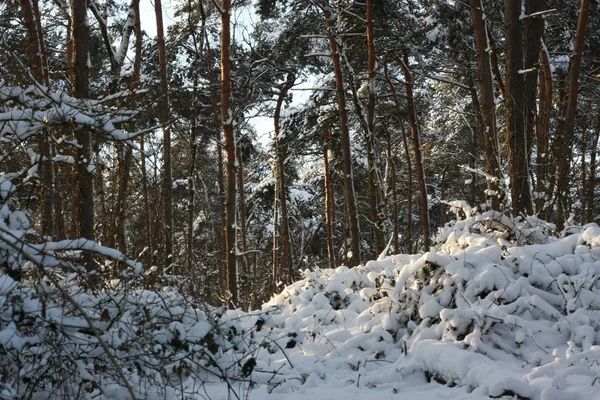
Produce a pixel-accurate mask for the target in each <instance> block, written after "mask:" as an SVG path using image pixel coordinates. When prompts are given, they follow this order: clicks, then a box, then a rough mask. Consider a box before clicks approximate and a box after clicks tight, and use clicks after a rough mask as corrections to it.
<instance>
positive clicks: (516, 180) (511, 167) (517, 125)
mask: <svg viewBox="0 0 600 400" xmlns="http://www.w3.org/2000/svg"><path fill="white" fill-rule="evenodd" d="M520 15H521V0H504V31H505V34H506V75H507V88H506V91H507V94H506V96H507V97H506V127H507V133H506V141H507V148H508V171H509V176H510V183H511V184H510V188H511V197H512V211H513V213H514V214H515V215H518V214H531V212H532V206H531V195H530V188H529V173H528V171H527V169H528V168H527V167H528V164H527V149H528V144H527V137H526V135H525V115H524V114H523V110H524V106H525V93H524V90H525V81H524V79H523V75H522V73H520V71H522V69H523V28H522V26H521V20H520V18H519V17H520Z"/></svg>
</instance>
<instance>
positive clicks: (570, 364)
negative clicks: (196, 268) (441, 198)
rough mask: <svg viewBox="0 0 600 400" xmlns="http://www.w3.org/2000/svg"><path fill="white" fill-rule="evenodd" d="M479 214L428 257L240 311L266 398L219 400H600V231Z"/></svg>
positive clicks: (258, 393)
mask: <svg viewBox="0 0 600 400" xmlns="http://www.w3.org/2000/svg"><path fill="white" fill-rule="evenodd" d="M466 212H467V215H468V218H466V219H465V220H463V221H459V222H456V223H454V224H452V225H449V226H447V227H446V228H445V229H443V230H442V231H441V232H440V233H439V234H438V237H437V238H436V242H437V244H436V245H435V246H434V247H433V248H432V249H431V251H429V252H427V253H425V254H416V255H395V256H391V257H380V259H379V260H377V261H370V262H368V263H366V265H364V266H360V267H357V268H353V269H348V268H346V267H338V268H337V269H322V270H318V269H317V270H312V271H309V270H307V271H305V272H304V278H303V279H301V280H299V281H298V282H295V283H294V284H292V285H290V286H288V287H287V288H285V289H284V290H283V291H282V292H281V293H280V294H279V295H276V296H274V297H273V298H272V299H271V301H270V302H268V303H267V304H265V305H264V306H263V309H262V310H259V311H253V312H250V313H245V312H242V311H240V310H233V311H228V312H227V315H228V316H229V318H231V319H232V320H233V319H235V320H236V321H238V322H239V323H240V324H241V325H242V326H244V327H245V329H246V330H247V332H249V333H250V336H251V337H252V340H253V341H255V342H256V343H261V345H260V346H258V347H256V350H255V351H253V352H252V353H251V355H252V357H251V358H252V361H251V364H248V365H246V364H245V363H246V362H247V361H248V360H249V359H250V358H248V356H246V357H245V358H244V359H243V360H240V361H239V364H240V365H241V364H244V366H248V367H249V369H248V371H250V369H251V370H252V372H251V374H249V376H248V378H249V380H250V381H252V385H253V386H254V389H252V390H249V384H248V382H244V383H239V381H238V382H237V383H235V384H232V386H231V387H230V389H231V390H228V388H227V387H226V386H224V385H223V384H222V383H221V384H219V383H218V382H214V383H212V384H207V386H206V389H207V394H208V397H210V398H211V399H214V400H220V399H230V398H238V397H239V398H249V399H285V400H301V399H302V400H304V399H311V400H320V399H323V400H325V399H344V400H354V399H356V400H359V399H360V400H369V399H378V400H379V399H395V398H397V399H403V400H406V399H415V400H417V399H418V400H427V399H489V398H503V399H532V400H534V399H535V400H561V399H564V400H567V399H568V400H574V399H580V400H596V399H600V346H598V343H599V342H600V281H599V277H600V228H599V227H598V226H597V225H593V224H592V225H588V226H584V227H572V228H571V229H570V231H568V232H566V233H565V234H564V235H562V236H563V237H562V238H556V237H553V236H552V235H550V234H549V233H550V232H552V230H553V226H552V225H550V224H547V223H545V222H544V221H540V220H537V219H534V218H530V219H527V220H513V219H509V218H507V217H505V216H502V215H501V214H497V213H484V214H482V215H476V216H475V215H473V216H470V215H469V210H466ZM250 366H251V367H252V368H250ZM234 392H235V393H234Z"/></svg>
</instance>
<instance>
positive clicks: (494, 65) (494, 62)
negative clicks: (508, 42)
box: [486, 26, 506, 100]
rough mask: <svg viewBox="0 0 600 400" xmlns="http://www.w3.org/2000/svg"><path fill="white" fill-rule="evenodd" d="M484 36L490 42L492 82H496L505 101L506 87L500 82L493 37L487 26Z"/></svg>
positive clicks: (500, 76) (500, 77) (500, 74)
mask: <svg viewBox="0 0 600 400" xmlns="http://www.w3.org/2000/svg"><path fill="white" fill-rule="evenodd" d="M486 35H487V38H488V40H489V42H490V49H489V51H490V62H491V64H492V71H493V72H494V80H495V81H496V85H498V90H499V91H500V95H501V96H502V98H503V99H505V100H506V85H505V84H504V81H503V80H502V73H501V72H500V67H499V66H498V52H497V51H496V42H495V41H494V37H493V35H492V34H491V33H490V30H489V29H488V28H487V26H486Z"/></svg>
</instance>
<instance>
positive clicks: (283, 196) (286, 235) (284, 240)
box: [273, 72, 296, 276]
mask: <svg viewBox="0 0 600 400" xmlns="http://www.w3.org/2000/svg"><path fill="white" fill-rule="evenodd" d="M295 80H296V77H295V76H294V74H293V73H291V72H289V73H288V76H287V81H286V82H285V83H284V84H283V87H282V88H281V91H280V92H279V96H278V97H277V105H276V106H275V114H274V117H273V121H274V124H275V152H276V154H277V172H278V178H277V181H278V182H277V183H278V184H279V199H280V200H279V206H280V207H281V252H280V253H281V254H280V259H279V268H280V270H281V271H283V270H285V269H287V270H288V271H289V272H290V274H291V272H292V271H293V268H294V266H293V262H292V257H291V255H292V241H291V236H290V234H291V233H290V221H289V216H288V211H287V184H286V181H285V159H286V158H287V151H286V148H284V147H283V146H282V144H281V136H280V118H281V107H282V105H283V101H284V100H285V98H286V96H287V93H288V91H289V90H290V89H291V88H292V86H294V82H295ZM282 276H283V273H282Z"/></svg>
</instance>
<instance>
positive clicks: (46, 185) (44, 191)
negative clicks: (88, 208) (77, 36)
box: [20, 0, 62, 236]
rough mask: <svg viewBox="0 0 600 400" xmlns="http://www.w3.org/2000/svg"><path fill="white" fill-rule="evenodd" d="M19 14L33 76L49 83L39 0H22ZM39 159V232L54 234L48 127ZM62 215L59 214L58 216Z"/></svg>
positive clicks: (42, 135) (42, 137) (51, 165)
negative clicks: (25, 33)
mask: <svg viewBox="0 0 600 400" xmlns="http://www.w3.org/2000/svg"><path fill="white" fill-rule="evenodd" d="M20 3H21V14H22V15H23V19H24V21H25V28H26V29H27V55H28V56H29V60H30V63H31V71H32V72H33V76H34V77H35V79H36V80H38V81H39V82H40V83H42V84H44V85H46V86H47V85H48V84H49V78H48V64H47V60H46V47H45V44H44V36H43V32H42V23H41V16H40V10H39V6H38V0H21V2H20ZM39 147H40V161H39V175H40V177H41V181H42V184H41V190H40V195H41V202H40V204H41V207H42V212H41V214H42V226H41V228H42V229H41V232H40V233H41V234H42V235H44V236H53V235H54V208H53V197H54V196H56V194H55V193H54V170H53V164H52V162H51V161H50V157H51V150H50V149H51V143H50V135H49V134H48V131H47V130H43V131H42V132H41V135H40V139H39ZM58 217H60V218H62V216H60V215H59V216H58Z"/></svg>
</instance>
